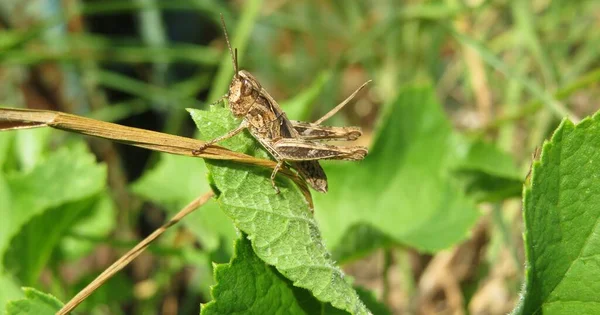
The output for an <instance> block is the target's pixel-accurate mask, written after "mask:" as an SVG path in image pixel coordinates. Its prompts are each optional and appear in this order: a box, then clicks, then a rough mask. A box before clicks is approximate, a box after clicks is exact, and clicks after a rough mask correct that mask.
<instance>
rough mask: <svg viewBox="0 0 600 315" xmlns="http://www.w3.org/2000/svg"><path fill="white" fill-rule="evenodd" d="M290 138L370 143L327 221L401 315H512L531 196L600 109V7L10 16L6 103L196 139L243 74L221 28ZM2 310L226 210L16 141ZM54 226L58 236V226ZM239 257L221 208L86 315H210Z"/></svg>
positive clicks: (117, 6)
mask: <svg viewBox="0 0 600 315" xmlns="http://www.w3.org/2000/svg"><path fill="white" fill-rule="evenodd" d="M221 13H222V14H223V15H224V19H225V21H226V23H227V27H228V30H229V34H230V38H231V40H232V44H233V46H234V47H237V48H238V49H239V59H240V60H239V61H240V66H241V68H243V69H246V70H248V71H250V72H251V73H253V74H254V76H255V77H256V78H258V80H259V81H260V82H261V84H262V85H263V87H265V88H266V89H267V90H268V91H269V93H270V94H271V95H272V96H273V97H274V98H275V99H276V100H278V101H280V103H281V104H282V106H283V107H284V109H285V110H286V112H287V113H288V116H289V117H290V118H292V119H302V120H314V119H316V118H318V117H320V116H321V115H323V114H324V113H326V112H327V111H328V110H329V109H331V108H333V107H334V106H335V105H336V104H338V103H339V102H340V101H341V100H343V99H344V98H345V97H346V96H348V95H349V94H350V93H351V92H352V91H354V90H355V89H356V88H357V87H358V86H360V85H361V84H362V83H364V82H365V81H367V80H373V83H371V84H370V85H369V86H368V87H367V89H365V90H363V91H362V92H361V93H360V94H359V95H358V96H357V97H356V98H355V100H354V101H353V102H352V103H351V104H350V105H349V106H347V107H346V108H345V109H344V110H343V111H341V112H340V113H339V114H338V115H336V116H335V117H334V118H332V119H331V120H330V121H329V122H328V123H330V124H332V125H337V126H350V125H352V126H360V127H362V128H363V131H364V135H363V137H362V138H361V139H360V140H359V141H357V142H356V143H354V144H360V145H366V146H369V147H370V148H371V151H370V155H369V158H368V159H367V160H365V161H364V163H357V164H352V163H324V164H325V169H326V170H327V171H328V176H329V178H330V192H329V193H328V194H325V195H317V193H314V194H313V195H315V205H316V209H315V211H316V213H315V216H316V218H317V220H318V222H319V225H320V227H321V228H322V234H323V238H324V239H325V242H326V244H327V246H328V248H329V249H330V250H331V251H332V252H333V254H334V257H335V258H336V260H337V261H338V262H339V263H340V264H342V267H343V268H344V270H345V271H346V272H347V274H349V275H350V276H352V277H353V278H354V281H355V283H356V284H358V285H360V286H362V287H365V288H368V289H370V290H372V291H374V293H375V296H376V297H377V298H378V300H380V301H382V302H384V303H385V304H386V305H387V307H388V308H389V309H390V311H391V312H392V313H394V314H405V313H412V314H464V313H467V312H469V313H473V314H505V313H507V312H509V311H510V310H511V309H512V307H513V306H514V303H515V302H516V301H517V298H518V292H519V288H520V284H521V279H522V276H523V267H522V266H523V261H524V258H523V254H522V251H523V249H522V247H523V246H522V238H521V233H522V227H521V225H522V220H521V206H520V192H521V184H522V182H523V180H525V176H526V175H527V171H528V168H529V165H530V161H531V156H532V154H533V152H534V151H535V149H536V147H539V146H540V145H541V144H542V142H543V140H544V139H547V138H548V137H549V135H550V132H551V131H552V130H554V128H556V126H557V125H558V123H559V122H560V120H561V119H562V118H563V117H569V118H571V119H572V120H575V121H576V120H578V119H581V118H583V117H585V116H588V115H591V114H593V113H594V112H595V111H596V110H597V109H598V108H599V106H598V101H597V99H598V97H599V96H600V88H599V85H598V83H597V82H598V81H599V79H600V54H599V50H600V2H598V1H593V0H590V1H566V0H559V1H548V0H533V1H528V0H490V1H485V0H464V1H459V0H446V1H417V0H415V1H391V0H390V1H387V0H386V1H303V0H299V1H286V0H265V1H259V0H248V1H216V0H183V1H181V0H128V1H119V0H114V1H105V0H95V1H89V0H88V1H83V0H62V1H58V0H46V1H43V0H38V1H34V0H2V1H1V2H0V82H2V83H1V84H0V104H1V105H2V106H7V107H22V108H33V109H48V110H58V111H64V112H69V113H74V114H78V115H82V116H86V117H91V118H95V119H100V120H104V121H111V122H116V123H119V124H124V125H128V126H134V127H138V128H144V129H150V130H156V131H161V132H166V133H171V134H178V135H183V136H189V137H193V136H196V131H195V130H196V129H195V126H194V123H193V121H192V120H191V119H189V116H188V113H187V111H186V110H185V108H190V107H191V108H197V109H205V108H206V107H207V104H209V103H211V102H213V101H215V100H216V99H218V98H219V97H220V96H221V95H223V94H224V93H225V91H226V88H227V86H228V84H229V81H230V80H231V76H232V74H233V69H232V66H231V60H230V57H229V55H228V52H227V50H226V46H225V41H224V36H223V32H222V30H221V27H220V21H219V14H221ZM0 170H2V177H0V214H1V215H2V216H3V217H5V218H6V219H5V220H3V221H4V222H2V223H0V257H2V259H3V261H2V265H3V269H2V273H0V284H2V285H0V288H1V289H0V304H2V305H3V304H4V303H5V301H6V300H8V299H12V298H16V297H19V296H20V295H21V293H20V292H19V290H18V287H19V286H23V285H25V286H34V287H36V288H39V289H41V290H43V291H46V292H49V293H52V294H53V295H55V296H57V297H58V298H59V299H61V300H62V301H67V300H68V299H69V298H70V297H72V296H73V295H74V294H75V293H76V292H78V290H79V289H81V288H82V287H83V286H85V285H86V284H87V283H88V282H89V281H90V280H91V279H93V278H94V277H95V276H96V275H97V274H98V273H100V272H101V271H102V270H103V269H104V268H106V267H107V266H108V265H110V263H111V262H112V261H114V260H115V259H116V258H118V257H119V255H120V254H121V253H123V252H124V251H125V250H126V249H128V248H130V247H132V246H134V245H135V244H136V242H137V241H139V240H140V239H142V238H144V237H145V236H147V235H148V234H150V233H151V232H152V231H153V230H154V229H155V228H157V227H158V226H160V225H161V224H162V223H163V222H164V220H165V218H167V217H169V216H170V215H171V214H172V213H174V212H176V211H177V210H178V209H180V208H181V207H182V206H184V205H185V204H187V203H188V202H190V201H191V200H192V199H194V198H195V197H197V196H198V195H200V194H202V193H204V192H206V191H208V189H209V186H208V182H207V180H206V168H205V167H204V165H203V163H202V162H201V161H200V160H198V159H190V158H185V157H174V156H168V155H165V154H158V153H154V152H150V151H148V150H143V149H139V148H134V147H130V146H126V145H122V144H117V143H110V142H108V141H104V140H98V139H90V138H83V137H81V136H78V135H74V134H68V133H65V132H61V131H55V130H48V129H40V130H28V131H19V132H10V133H0ZM49 222H50V223H51V224H49ZM235 237H236V231H235V230H234V228H233V225H232V224H231V222H230V220H229V218H228V217H226V216H225V215H224V214H223V213H222V212H221V211H220V210H219V209H218V207H217V206H216V204H214V203H211V204H209V205H207V206H206V207H204V208H202V209H201V210H199V211H197V212H196V213H194V214H193V215H192V216H190V217H189V218H186V219H185V220H184V222H182V224H181V226H180V227H179V228H175V229H173V231H169V233H167V235H165V236H164V237H163V238H161V239H160V240H159V241H158V242H157V243H156V244H154V245H153V246H151V247H150V249H149V251H148V252H147V253H145V254H143V255H142V256H141V257H140V258H139V259H137V260H136V261H135V262H134V263H132V264H131V266H129V267H128V268H127V269H126V270H125V271H124V272H121V273H120V274H118V275H117V276H116V277H115V278H114V279H112V280H110V281H109V282H108V283H107V284H106V285H105V286H103V287H102V288H101V289H100V290H99V291H98V292H96V293H95V294H94V295H92V296H91V297H90V298H89V299H88V300H87V301H86V302H85V303H84V304H83V305H82V306H81V307H80V308H79V309H78V310H79V311H80V312H82V313H90V314H158V313H160V314H197V313H198V310H199V304H200V303H206V302H208V301H210V299H211V297H210V293H209V287H210V285H211V284H212V282H213V278H212V271H211V270H212V264H211V263H212V262H218V263H224V262H227V261H229V258H230V255H231V253H232V248H233V246H232V244H233V243H232V241H233V239H234V238H235Z"/></svg>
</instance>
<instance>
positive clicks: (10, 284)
mask: <svg viewBox="0 0 600 315" xmlns="http://www.w3.org/2000/svg"><path fill="white" fill-rule="evenodd" d="M23 296H24V295H23V291H21V289H20V288H19V285H18V284H17V282H16V281H15V279H13V278H12V277H11V276H10V275H7V274H4V273H2V272H1V271H0V315H2V314H5V312H6V308H5V306H6V303H7V302H8V301H10V300H16V299H19V298H21V297H23Z"/></svg>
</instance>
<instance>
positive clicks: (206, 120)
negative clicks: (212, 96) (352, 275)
mask: <svg viewBox="0 0 600 315" xmlns="http://www.w3.org/2000/svg"><path fill="white" fill-rule="evenodd" d="M189 111H190V113H191V115H192V118H193V119H194V121H195V122H196V125H197V126H198V129H199V130H200V132H201V134H202V137H203V138H204V139H212V138H215V137H217V136H220V135H223V134H225V133H226V132H228V131H229V130H232V129H234V128H235V127H236V126H237V125H238V124H239V123H240V122H239V121H237V120H235V119H233V117H232V115H231V113H230V112H229V110H228V109H225V108H216V107H214V106H213V107H211V108H210V110H209V111H200V110H194V109H189ZM220 144H221V145H223V146H225V147H227V148H229V149H231V150H235V151H238V152H244V153H247V154H252V155H255V156H258V157H262V158H266V157H268V154H267V153H266V152H265V151H264V150H263V149H262V148H261V147H260V145H259V144H258V143H257V142H256V141H255V140H254V139H253V138H252V137H251V136H250V135H249V134H247V133H244V134H241V135H238V136H236V137H234V138H231V139H229V140H226V141H223V142H222V143H220ZM206 164H207V167H208V170H209V172H210V173H209V174H210V178H211V181H212V183H213V185H214V187H215V190H216V192H217V194H218V199H217V201H218V203H219V205H220V207H221V209H222V210H223V211H224V212H225V213H226V214H227V215H228V216H230V217H231V218H232V219H233V221H234V223H235V225H236V226H237V227H238V228H239V229H240V230H242V231H243V232H244V233H247V234H248V235H249V239H250V240H251V241H252V247H253V249H254V251H255V252H256V254H257V256H258V257H260V258H261V259H262V260H263V261H265V262H266V263H267V264H269V265H273V266H275V268H276V269H277V270H278V271H279V272H280V273H281V274H283V275H284V276H286V277H287V278H288V279H290V280H292V281H293V283H294V285H296V286H299V287H302V288H306V289H308V290H310V291H311V292H312V294H313V295H314V296H315V297H317V298H318V299H319V300H320V301H323V302H330V303H331V304H332V305H333V306H335V307H337V308H339V309H343V310H346V311H349V312H351V313H356V314H366V313H368V310H367V308H366V307H365V306H364V304H363V303H362V302H361V301H360V299H359V298H358V295H357V294H356V292H355V291H354V289H353V288H352V286H351V285H350V284H349V283H347V282H346V279H345V277H344V275H343V273H342V271H341V270H340V269H339V268H338V267H337V266H336V265H335V263H334V262H333V260H332V259H331V257H330V256H331V255H330V254H329V252H328V251H327V249H326V248H325V246H324V244H323V242H322V239H321V235H320V231H319V229H318V227H317V223H316V222H315V220H314V218H313V216H312V215H311V212H310V209H309V208H308V204H307V201H306V200H305V199H304V197H303V195H302V193H301V192H300V190H299V189H298V187H296V186H295V185H294V184H293V183H292V181H291V180H289V179H287V178H285V177H283V176H278V177H277V185H278V186H279V188H280V189H281V193H280V194H279V195H277V194H276V193H275V191H274V190H273V187H272V186H271V182H270V180H269V177H270V174H271V170H269V169H264V168H259V167H253V166H247V165H241V164H236V163H231V162H227V161H209V160H207V161H206Z"/></svg>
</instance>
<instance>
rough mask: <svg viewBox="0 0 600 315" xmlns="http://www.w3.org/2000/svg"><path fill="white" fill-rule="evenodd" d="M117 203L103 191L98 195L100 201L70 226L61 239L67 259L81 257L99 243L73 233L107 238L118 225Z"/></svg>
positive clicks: (63, 255)
mask: <svg viewBox="0 0 600 315" xmlns="http://www.w3.org/2000/svg"><path fill="white" fill-rule="evenodd" d="M115 207H116V206H115V204H114V202H113V200H112V198H111V197H110V195H109V194H108V192H103V193H101V194H100V196H98V201H97V202H95V203H94V205H93V207H92V208H90V209H86V211H85V212H84V215H83V216H80V217H79V218H80V219H79V220H77V221H76V222H73V224H72V225H71V226H70V228H69V231H68V234H69V235H67V236H65V237H63V238H62V239H61V243H60V248H61V255H62V257H63V258H65V259H67V260H73V259H77V258H81V257H83V256H85V255H87V254H88V253H90V252H91V251H93V250H94V249H95V248H96V247H97V244H96V243H94V242H89V241H88V240H81V239H79V238H78V237H73V236H71V235H73V234H74V235H83V236H86V237H92V238H95V239H106V238H107V237H109V234H110V233H111V232H112V231H113V229H114V227H115V225H116V223H117V222H116V221H117V220H116V211H117V210H116V208H115Z"/></svg>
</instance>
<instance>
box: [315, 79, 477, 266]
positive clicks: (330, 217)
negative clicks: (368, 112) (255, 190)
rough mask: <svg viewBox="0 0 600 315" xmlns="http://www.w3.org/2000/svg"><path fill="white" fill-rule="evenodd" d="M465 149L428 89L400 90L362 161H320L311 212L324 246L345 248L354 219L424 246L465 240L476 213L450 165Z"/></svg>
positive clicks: (429, 248)
mask: <svg viewBox="0 0 600 315" xmlns="http://www.w3.org/2000/svg"><path fill="white" fill-rule="evenodd" d="M468 147H469V146H468V143H467V142H466V141H465V140H464V139H462V138H461V137H459V135H457V134H455V133H454V132H453V130H452V126H451V125H450V123H449V121H448V120H447V119H446V117H445V115H444V113H443V111H442V109H441V108H440V105H439V104H438V102H437V101H436V100H435V94H434V92H433V90H432V89H431V88H429V87H424V88H418V87H412V88H407V89H404V90H403V91H401V92H400V94H399V95H398V96H397V98H396V99H395V100H393V101H392V102H391V103H390V104H388V105H387V106H386V108H385V111H384V114H383V115H382V118H381V123H380V126H379V129H378V132H377V135H376V139H375V143H374V144H373V146H372V148H371V149H370V150H369V155H368V156H367V157H366V158H365V160H364V161H362V162H345V163H344V162H341V163H340V162H335V163H334V162H331V163H327V164H325V163H323V164H325V170H326V171H327V174H328V177H329V192H328V193H327V194H318V195H315V208H316V209H315V215H316V217H317V219H318V221H319V223H320V225H321V231H322V233H323V238H324V239H325V240H326V242H327V245H328V246H330V247H332V248H335V249H336V251H337V248H338V247H340V246H345V245H346V244H342V238H343V237H344V235H345V233H346V231H347V230H349V229H350V228H352V227H354V226H356V225H358V224H367V225H369V226H370V227H372V228H375V229H378V230H379V231H380V233H379V234H381V235H383V236H384V237H385V236H387V237H389V238H391V239H393V240H394V241H395V242H398V243H402V244H404V245H408V246H411V247H415V248H417V249H419V250H422V251H427V252H435V251H437V250H440V249H443V248H446V247H449V246H451V245H453V244H456V243H457V242H459V241H461V240H463V239H465V238H466V237H467V236H468V231H469V229H470V228H471V226H472V225H473V224H474V223H475V221H476V220H477V218H478V217H479V212H478V210H477V209H476V208H475V205H474V203H473V201H472V200H470V199H469V198H468V197H467V196H466V195H465V194H464V192H463V191H462V189H460V186H459V185H457V183H456V181H457V180H456V179H455V178H453V176H452V172H451V170H452V168H453V167H454V166H455V165H456V164H457V160H458V159H459V157H461V156H465V152H467V150H468ZM365 243H367V244H368V243H369V241H366V240H365ZM340 259H341V258H340Z"/></svg>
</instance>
